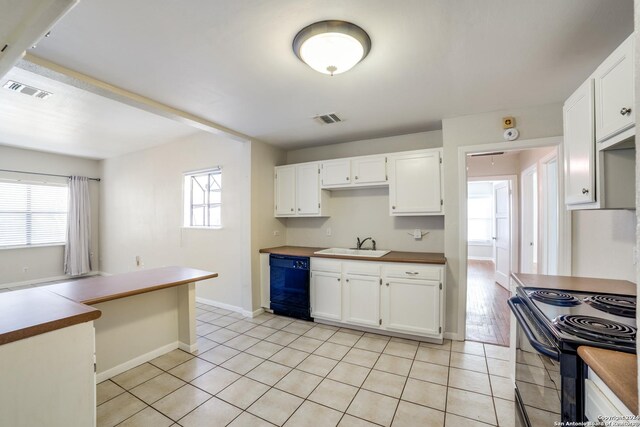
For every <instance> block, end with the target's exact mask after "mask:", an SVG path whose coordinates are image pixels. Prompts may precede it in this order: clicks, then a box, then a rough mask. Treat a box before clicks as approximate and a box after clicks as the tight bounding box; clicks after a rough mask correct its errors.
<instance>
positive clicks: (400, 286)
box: [382, 279, 442, 335]
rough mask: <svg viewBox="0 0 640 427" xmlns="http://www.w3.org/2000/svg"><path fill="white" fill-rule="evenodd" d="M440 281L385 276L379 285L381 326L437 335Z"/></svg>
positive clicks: (438, 329) (399, 330) (395, 329)
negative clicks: (386, 277) (380, 287)
mask: <svg viewBox="0 0 640 427" xmlns="http://www.w3.org/2000/svg"><path fill="white" fill-rule="evenodd" d="M440 286H441V284H440V282H434V281H431V280H416V279H386V282H384V283H383V286H382V301H384V304H383V306H382V326H383V327H384V328H385V329H389V330H393V331H398V332H405V333H410V334H420V335H439V334H440V333H441V332H442V331H441V326H440Z"/></svg>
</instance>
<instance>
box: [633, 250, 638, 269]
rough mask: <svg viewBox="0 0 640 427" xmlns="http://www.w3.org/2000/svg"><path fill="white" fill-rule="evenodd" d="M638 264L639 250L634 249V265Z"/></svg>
mask: <svg viewBox="0 0 640 427" xmlns="http://www.w3.org/2000/svg"><path fill="white" fill-rule="evenodd" d="M637 264H638V248H637V247H634V248H633V265H637Z"/></svg>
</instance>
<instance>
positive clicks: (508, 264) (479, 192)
mask: <svg viewBox="0 0 640 427" xmlns="http://www.w3.org/2000/svg"><path fill="white" fill-rule="evenodd" d="M516 184H517V177H516V176H515V175H510V176H494V177H483V178H469V182H468V183H467V230H468V243H467V245H468V250H467V253H468V270H467V280H468V284H467V289H468V292H467V323H466V336H467V339H469V340H473V341H481V342H485V343H491V344H497V345H504V346H506V345H509V312H508V309H507V306H506V304H502V302H503V301H505V300H506V299H508V297H509V274H510V271H511V269H512V259H515V258H514V254H513V251H512V249H513V245H512V241H513V240H514V238H513V234H514V231H515V227H514V221H513V219H514V211H515V210H516V209H515V204H514V197H513V196H514V189H516V188H517V187H516Z"/></svg>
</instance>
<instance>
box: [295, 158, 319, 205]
mask: <svg viewBox="0 0 640 427" xmlns="http://www.w3.org/2000/svg"><path fill="white" fill-rule="evenodd" d="M296 206H297V208H296V209H297V211H296V212H297V214H298V215H318V214H319V213H320V164H319V163H305V164H302V165H298V166H296Z"/></svg>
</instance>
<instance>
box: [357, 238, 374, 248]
mask: <svg viewBox="0 0 640 427" xmlns="http://www.w3.org/2000/svg"><path fill="white" fill-rule="evenodd" d="M356 240H357V244H356V249H362V245H364V242H366V241H367V240H371V245H372V246H373V248H372V249H373V250H374V251H375V250H376V241H375V240H373V238H372V237H367V238H366V239H364V240H362V241H361V240H360V238H359V237H356Z"/></svg>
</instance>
